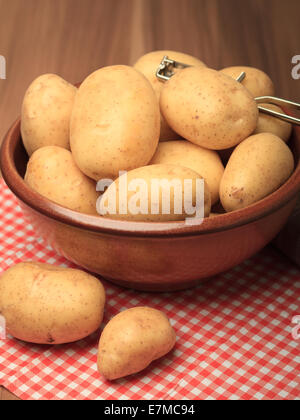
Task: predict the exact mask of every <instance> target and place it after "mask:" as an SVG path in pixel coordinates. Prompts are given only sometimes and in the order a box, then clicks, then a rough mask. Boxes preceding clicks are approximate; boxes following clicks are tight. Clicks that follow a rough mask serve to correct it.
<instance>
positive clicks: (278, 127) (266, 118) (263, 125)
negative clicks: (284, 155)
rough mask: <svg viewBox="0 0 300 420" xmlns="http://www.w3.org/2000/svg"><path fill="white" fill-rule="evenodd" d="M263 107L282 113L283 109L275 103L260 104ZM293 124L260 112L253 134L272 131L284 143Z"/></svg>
mask: <svg viewBox="0 0 300 420" xmlns="http://www.w3.org/2000/svg"><path fill="white" fill-rule="evenodd" d="M260 105H261V106H263V107H264V108H267V109H271V110H272V111H276V112H280V113H281V114H284V112H283V110H282V109H281V108H280V107H279V106H276V105H273V104H260ZM292 129H293V126H292V124H289V123H288V122H285V121H282V120H279V119H278V118H275V117H272V116H271V115H267V114H264V113H263V112H260V114H259V117H258V123H257V127H256V130H255V131H254V134H260V133H272V134H274V135H275V136H278V137H280V138H281V140H283V141H284V142H285V143H287V142H288V140H289V138H290V137H291V134H292Z"/></svg>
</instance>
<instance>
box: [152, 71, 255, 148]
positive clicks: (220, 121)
mask: <svg viewBox="0 0 300 420" xmlns="http://www.w3.org/2000/svg"><path fill="white" fill-rule="evenodd" d="M160 107H161V111H162V113H163V115H164V117H165V118H166V120H167V122H168V124H169V125H170V126H171V127H172V129H173V130H174V131H176V133H178V134H180V135H181V136H182V137H184V138H185V139H187V140H189V141H190V142H192V143H194V144H197V145H198V146H202V147H205V148H207V149H211V150H221V149H228V148H230V147H233V146H235V145H237V144H239V143H240V142H241V141H243V140H244V139H245V138H247V137H248V136H249V135H250V134H252V132H253V131H254V130H255V128H256V125H257V120H258V107H257V104H256V102H255V101H254V99H253V97H252V96H251V94H250V93H249V92H248V90H247V89H245V88H244V87H243V86H242V85H241V84H240V83H238V82H236V81H235V80H233V79H232V78H231V77H229V76H227V75H225V74H223V73H220V72H218V71H215V70H212V69H208V68H205V67H190V68H187V69H184V70H181V71H180V72H179V73H177V74H175V75H174V76H173V77H172V78H171V79H170V80H169V81H168V82H167V83H166V84H165V87H164V88H163V90H162V93H161V97H160Z"/></svg>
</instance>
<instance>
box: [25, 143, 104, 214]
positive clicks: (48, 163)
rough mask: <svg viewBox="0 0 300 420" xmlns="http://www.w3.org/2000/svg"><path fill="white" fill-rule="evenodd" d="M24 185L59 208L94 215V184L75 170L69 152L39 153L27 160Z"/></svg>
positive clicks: (54, 148)
mask: <svg viewBox="0 0 300 420" xmlns="http://www.w3.org/2000/svg"><path fill="white" fill-rule="evenodd" d="M25 182H26V183H27V185H29V186H30V187H31V188H32V189H33V190H35V191H37V192H38V193H39V194H41V195H43V196H44V197H46V198H48V199H49V200H51V201H54V202H55V203H57V204H60V205H61V206H64V207H67V208H69V209H71V210H74V211H78V212H80V213H87V214H93V215H97V209H96V203H97V199H98V195H99V194H98V193H97V191H96V183H95V182H94V181H93V180H91V179H90V178H88V177H87V176H85V175H84V174H83V173H82V172H81V171H80V170H79V169H78V167H77V166H76V164H75V162H74V159H73V156H72V153H71V152H70V151H69V150H66V149H63V148H61V147H57V146H48V147H43V148H41V149H38V150H37V151H36V152H34V154H33V155H32V156H31V158H30V159H29V162H28V165H27V171H26V174H25Z"/></svg>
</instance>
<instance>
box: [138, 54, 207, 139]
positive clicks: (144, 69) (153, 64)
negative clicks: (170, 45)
mask: <svg viewBox="0 0 300 420" xmlns="http://www.w3.org/2000/svg"><path fill="white" fill-rule="evenodd" d="M164 56H168V57H169V58H170V59H172V60H175V61H179V62H180V63H184V64H188V65H190V66H201V67H202V66H204V67H206V66H205V64H204V63H203V62H202V61H200V60H199V59H198V58H196V57H193V56H191V55H188V54H184V53H181V52H178V51H171V50H160V51H152V52H150V53H148V54H145V55H143V56H142V57H140V58H139V59H138V61H137V62H136V63H135V64H134V67H135V68H136V69H137V70H139V71H140V72H141V73H143V74H144V75H145V76H146V77H147V79H148V80H149V81H150V83H151V84H152V86H153V89H154V90H155V93H156V95H157V98H158V101H159V99H160V94H161V91H162V89H163V86H164V82H162V81H160V80H159V79H158V78H157V77H156V72H157V69H158V66H159V64H160V63H161V60H162V59H163V57H164ZM178 71H180V70H179V69H174V72H175V73H177V72H178ZM173 139H176V133H175V132H174V131H173V130H172V129H171V128H170V127H169V126H168V124H167V122H166V120H165V119H164V117H163V115H162V114H161V121H160V140H161V141H168V140H173Z"/></svg>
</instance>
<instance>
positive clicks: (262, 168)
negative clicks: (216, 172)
mask: <svg viewBox="0 0 300 420" xmlns="http://www.w3.org/2000/svg"><path fill="white" fill-rule="evenodd" d="M293 170H294V158H293V155H292V152H291V151H290V149H289V148H288V146H287V145H286V144H285V143H284V142H283V141H282V140H281V139H280V138H279V137H277V136H274V135H273V134H269V133H262V134H257V135H254V136H251V137H249V138H248V139H246V140H245V141H243V143H241V144H240V145H239V146H237V148H236V149H235V150H234V152H233V153H232V155H231V157H230V159H229V162H228V164H227V166H226V168H225V172H224V175H223V178H222V181H221V185H220V198H221V202H222V205H223V207H224V208H225V210H226V211H228V212H230V211H233V210H238V209H241V208H244V207H247V206H250V205H251V204H253V203H256V202H257V201H259V200H261V199H262V198H264V197H266V196H267V195H269V194H271V193H272V192H274V191H276V190H277V189H278V188H279V187H280V186H281V185H282V184H284V182H285V181H286V180H287V179H288V178H289V177H290V175H291V174H292V172H293Z"/></svg>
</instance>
